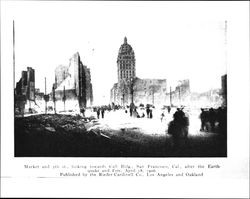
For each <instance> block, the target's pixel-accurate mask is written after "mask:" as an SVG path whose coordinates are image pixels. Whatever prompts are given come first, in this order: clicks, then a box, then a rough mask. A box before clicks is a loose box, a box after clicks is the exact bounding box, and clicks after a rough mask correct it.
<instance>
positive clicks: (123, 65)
mask: <svg viewBox="0 0 250 199" xmlns="http://www.w3.org/2000/svg"><path fill="white" fill-rule="evenodd" d="M135 64H136V59H135V53H134V50H133V48H132V47H131V45H129V44H128V42H127V38H126V37H125V38H124V43H123V44H122V45H121V46H120V48H119V52H118V57H117V76H118V82H117V83H115V84H114V85H113V87H112V88H111V91H110V102H111V103H113V104H117V105H121V106H127V105H130V104H131V103H134V104H135V105H139V104H152V105H164V104H166V92H167V80H166V79H141V78H138V77H136V67H135Z"/></svg>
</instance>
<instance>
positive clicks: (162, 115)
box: [161, 112, 165, 122]
mask: <svg viewBox="0 0 250 199" xmlns="http://www.w3.org/2000/svg"><path fill="white" fill-rule="evenodd" d="M164 116H165V115H164V112H162V114H161V122H162V120H163V118H164Z"/></svg>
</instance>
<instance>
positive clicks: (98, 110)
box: [96, 108, 100, 119]
mask: <svg viewBox="0 0 250 199" xmlns="http://www.w3.org/2000/svg"><path fill="white" fill-rule="evenodd" d="M96 113H97V118H98V119H99V117H100V108H98V109H97V111H96Z"/></svg>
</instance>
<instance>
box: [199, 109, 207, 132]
mask: <svg viewBox="0 0 250 199" xmlns="http://www.w3.org/2000/svg"><path fill="white" fill-rule="evenodd" d="M200 119H201V129H200V131H205V125H206V112H205V110H204V109H203V108H201V114H200Z"/></svg>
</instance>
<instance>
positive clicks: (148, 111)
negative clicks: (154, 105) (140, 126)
mask: <svg viewBox="0 0 250 199" xmlns="http://www.w3.org/2000/svg"><path fill="white" fill-rule="evenodd" d="M146 113H147V118H149V114H150V109H149V107H148V106H147V108H146Z"/></svg>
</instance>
